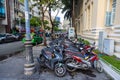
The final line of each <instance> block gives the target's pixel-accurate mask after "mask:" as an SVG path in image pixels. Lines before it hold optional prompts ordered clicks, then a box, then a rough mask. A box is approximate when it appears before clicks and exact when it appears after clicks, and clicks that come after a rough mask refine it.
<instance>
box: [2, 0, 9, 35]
mask: <svg viewBox="0 0 120 80" xmlns="http://www.w3.org/2000/svg"><path fill="white" fill-rule="evenodd" d="M9 3H10V0H0V33H5V32H10V27H11V25H10V4H9Z"/></svg>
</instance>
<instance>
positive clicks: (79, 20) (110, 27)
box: [75, 0, 120, 57]
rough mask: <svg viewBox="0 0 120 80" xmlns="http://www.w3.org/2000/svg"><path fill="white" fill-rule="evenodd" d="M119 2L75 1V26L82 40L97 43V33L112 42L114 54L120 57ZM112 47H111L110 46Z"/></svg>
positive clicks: (114, 0) (104, 0)
mask: <svg viewBox="0 0 120 80" xmlns="http://www.w3.org/2000/svg"><path fill="white" fill-rule="evenodd" d="M119 7H120V0H76V2H75V25H76V27H77V34H78V35H79V36H81V37H82V38H84V39H87V40H89V41H90V42H91V43H92V42H93V41H95V42H97V43H98V41H99V39H100V38H99V32H100V31H103V32H106V35H107V37H106V38H107V39H112V40H114V54H115V55H116V56H119V57H120V14H119V13H120V8H119ZM110 46H113V45H110Z"/></svg>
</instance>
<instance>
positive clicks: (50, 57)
mask: <svg viewBox="0 0 120 80" xmlns="http://www.w3.org/2000/svg"><path fill="white" fill-rule="evenodd" d="M38 62H39V63H40V66H41V67H42V66H46V67H48V68H50V69H51V70H54V72H55V74H56V75H57V76H58V77H62V76H64V75H65V74H66V68H65V65H64V62H63V55H62V50H61V48H59V47H47V48H44V49H42V50H41V54H40V56H39V58H38Z"/></svg>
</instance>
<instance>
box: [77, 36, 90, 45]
mask: <svg viewBox="0 0 120 80" xmlns="http://www.w3.org/2000/svg"><path fill="white" fill-rule="evenodd" d="M78 41H79V42H83V43H84V44H85V45H90V42H89V41H87V40H84V39H82V38H78Z"/></svg>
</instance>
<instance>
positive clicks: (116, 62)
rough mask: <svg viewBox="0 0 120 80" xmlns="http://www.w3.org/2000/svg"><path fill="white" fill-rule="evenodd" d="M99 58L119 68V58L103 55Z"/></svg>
mask: <svg viewBox="0 0 120 80" xmlns="http://www.w3.org/2000/svg"><path fill="white" fill-rule="evenodd" d="M101 58H103V59H104V60H105V61H107V62H108V63H110V64H111V65H113V66H114V67H116V68H117V69H119V70H120V60H119V59H117V58H116V57H115V56H107V55H103V56H101Z"/></svg>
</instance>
